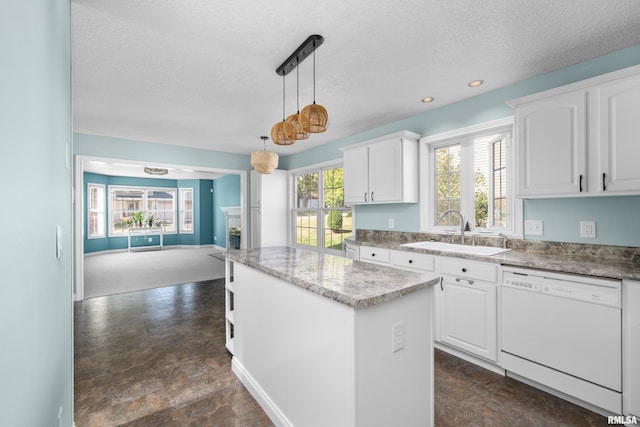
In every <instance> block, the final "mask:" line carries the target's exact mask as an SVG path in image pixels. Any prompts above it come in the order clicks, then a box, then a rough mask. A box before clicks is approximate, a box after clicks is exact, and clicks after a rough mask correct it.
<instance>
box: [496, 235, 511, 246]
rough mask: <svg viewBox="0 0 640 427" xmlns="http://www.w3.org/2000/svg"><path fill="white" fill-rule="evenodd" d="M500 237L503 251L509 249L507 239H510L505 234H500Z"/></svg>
mask: <svg viewBox="0 0 640 427" xmlns="http://www.w3.org/2000/svg"><path fill="white" fill-rule="evenodd" d="M498 236H499V237H502V249H507V239H509V237H508V236H507V235H506V234H503V233H498Z"/></svg>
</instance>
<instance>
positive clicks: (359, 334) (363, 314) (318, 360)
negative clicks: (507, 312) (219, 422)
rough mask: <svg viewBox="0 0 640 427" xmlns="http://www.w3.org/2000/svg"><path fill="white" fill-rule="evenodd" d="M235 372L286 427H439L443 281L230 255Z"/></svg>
mask: <svg viewBox="0 0 640 427" xmlns="http://www.w3.org/2000/svg"><path fill="white" fill-rule="evenodd" d="M226 264H227V291H228V292H227V309H228V310H227V311H228V314H227V325H228V331H227V332H228V333H227V339H228V342H227V347H228V348H229V350H230V351H231V352H232V354H233V360H232V369H233V371H234V373H235V374H236V375H237V376H238V378H239V379H240V380H241V381H242V383H243V384H244V385H245V386H246V387H247V389H248V390H249V391H250V392H251V394H252V395H253V396H254V397H255V398H256V400H257V401H258V403H259V404H260V405H261V406H262V407H263V409H264V410H265V412H266V413H267V414H268V415H269V417H270V418H271V420H272V421H273V422H274V423H275V424H276V425H278V426H305V427H307V426H367V427H369V426H389V425H406V426H430V425H433V417H434V414H433V331H432V327H433V326H432V305H433V301H432V298H433V285H435V284H437V283H439V278H438V277H436V276H433V275H428V274H420V273H413V272H407V271H401V270H397V269H393V268H388V267H384V266H377V265H371V264H366V263H361V262H358V261H352V260H350V259H347V258H343V257H339V256H332V255H326V254H320V253H318V252H315V251H309V250H304V249H298V248H290V247H267V248H260V249H249V250H240V251H228V252H227V253H226Z"/></svg>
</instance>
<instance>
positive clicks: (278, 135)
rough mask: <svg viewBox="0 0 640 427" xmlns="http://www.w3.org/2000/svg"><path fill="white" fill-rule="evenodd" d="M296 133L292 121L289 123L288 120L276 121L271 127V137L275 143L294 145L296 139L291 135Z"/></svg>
mask: <svg viewBox="0 0 640 427" xmlns="http://www.w3.org/2000/svg"><path fill="white" fill-rule="evenodd" d="M293 134H294V129H293V126H292V125H291V123H287V122H286V120H283V121H281V122H278V123H276V124H275V125H273V127H272V128H271V139H272V140H273V143H274V144H278V145H292V144H294V143H295V142H296V140H295V139H293V138H291V136H289V135H293Z"/></svg>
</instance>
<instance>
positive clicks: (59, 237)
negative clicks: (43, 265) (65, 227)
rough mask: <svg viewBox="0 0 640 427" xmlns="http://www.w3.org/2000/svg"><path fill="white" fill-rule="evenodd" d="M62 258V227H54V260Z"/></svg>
mask: <svg viewBox="0 0 640 427" xmlns="http://www.w3.org/2000/svg"><path fill="white" fill-rule="evenodd" d="M61 256H62V226H61V225H58V226H57V227H56V258H58V259H60V257H61Z"/></svg>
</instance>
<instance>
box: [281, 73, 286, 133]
mask: <svg viewBox="0 0 640 427" xmlns="http://www.w3.org/2000/svg"><path fill="white" fill-rule="evenodd" d="M285 90H286V89H285V85H284V76H282V121H283V122H284V99H285Z"/></svg>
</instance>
